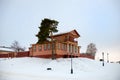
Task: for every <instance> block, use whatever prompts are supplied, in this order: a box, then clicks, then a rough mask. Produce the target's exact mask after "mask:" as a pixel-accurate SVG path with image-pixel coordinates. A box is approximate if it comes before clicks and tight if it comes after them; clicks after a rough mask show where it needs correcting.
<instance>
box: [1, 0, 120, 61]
mask: <svg viewBox="0 0 120 80" xmlns="http://www.w3.org/2000/svg"><path fill="white" fill-rule="evenodd" d="M44 18H50V19H54V20H57V21H58V22H59V25H58V30H59V32H64V31H70V30H73V29H76V30H77V31H78V33H79V34H80V35H81V37H80V38H79V39H78V41H79V45H80V46H82V47H81V52H86V48H87V45H88V44H89V43H91V42H92V43H95V44H96V47H97V49H98V52H97V57H96V58H101V53H102V52H105V54H107V53H109V54H110V55H109V56H110V59H111V60H120V0H0V46H1V45H2V46H3V45H4V46H10V45H11V43H12V42H13V41H14V40H17V41H19V43H20V44H21V46H25V47H26V48H28V47H29V46H30V44H33V43H36V42H37V38H36V37H35V34H37V33H38V31H39V29H38V26H39V25H40V22H41V20H43V19H44Z"/></svg>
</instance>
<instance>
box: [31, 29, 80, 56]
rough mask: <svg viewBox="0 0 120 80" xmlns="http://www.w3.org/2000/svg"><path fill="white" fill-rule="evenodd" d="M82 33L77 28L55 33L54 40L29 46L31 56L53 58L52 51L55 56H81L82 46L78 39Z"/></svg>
mask: <svg viewBox="0 0 120 80" xmlns="http://www.w3.org/2000/svg"><path fill="white" fill-rule="evenodd" d="M79 37H80V35H79V33H78V32H77V31H76V30H72V31H69V32H65V33H60V34H56V35H53V36H52V38H53V42H52V41H51V40H50V39H49V40H48V41H46V42H45V43H43V44H31V47H30V48H29V51H30V56H33V57H43V58H51V57H52V51H53V53H54V55H55V57H70V56H71V54H72V55H73V56H74V57H79V56H80V46H78V41H77V40H76V39H77V38H79Z"/></svg>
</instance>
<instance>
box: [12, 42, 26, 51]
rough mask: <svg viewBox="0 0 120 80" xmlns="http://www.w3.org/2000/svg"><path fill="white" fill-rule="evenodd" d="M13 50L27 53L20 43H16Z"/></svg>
mask: <svg viewBox="0 0 120 80" xmlns="http://www.w3.org/2000/svg"><path fill="white" fill-rule="evenodd" d="M11 48H12V49H13V50H14V51H15V52H21V51H25V47H21V46H20V44H19V42H18V41H14V42H13V43H12V45H11Z"/></svg>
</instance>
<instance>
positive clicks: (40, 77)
mask: <svg viewBox="0 0 120 80" xmlns="http://www.w3.org/2000/svg"><path fill="white" fill-rule="evenodd" d="M47 68H51V69H52V70H47ZM70 70H71V59H70V58H66V59H63V58H60V59H56V60H51V59H42V58H29V57H26V58H13V59H4V58H0V80H16V79H17V80H19V79H20V80H80V79H82V80H88V79H89V80H120V74H119V72H120V64H115V63H105V66H104V67H103V66H102V63H101V62H99V61H95V60H91V59H87V58H73V74H70Z"/></svg>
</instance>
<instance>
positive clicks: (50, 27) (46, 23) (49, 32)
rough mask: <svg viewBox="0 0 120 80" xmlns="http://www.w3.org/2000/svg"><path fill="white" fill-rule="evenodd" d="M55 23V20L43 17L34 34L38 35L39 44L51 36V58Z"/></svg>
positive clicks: (55, 30)
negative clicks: (36, 32) (37, 30)
mask: <svg viewBox="0 0 120 80" xmlns="http://www.w3.org/2000/svg"><path fill="white" fill-rule="evenodd" d="M57 25H58V21H56V20H50V19H47V18H45V19H44V20H42V22H41V25H40V27H39V29H40V31H39V32H38V34H37V35H36V36H37V37H38V42H37V43H39V44H43V43H44V42H46V41H47V38H49V37H50V36H51V42H52V44H51V45H52V59H55V54H54V51H53V50H54V48H53V46H54V43H53V37H52V36H53V32H58V30H57Z"/></svg>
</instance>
